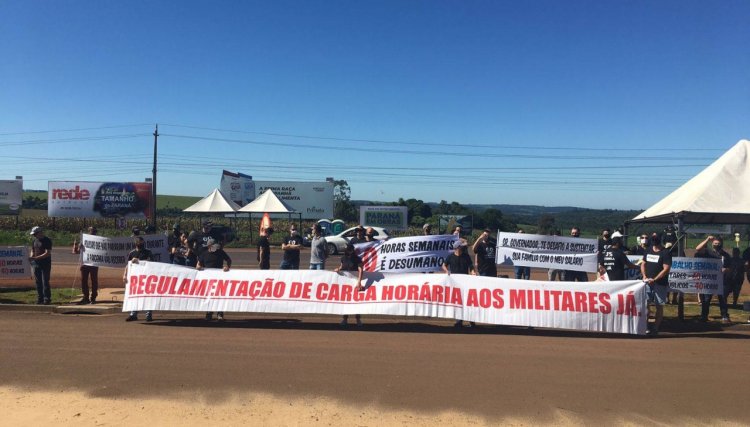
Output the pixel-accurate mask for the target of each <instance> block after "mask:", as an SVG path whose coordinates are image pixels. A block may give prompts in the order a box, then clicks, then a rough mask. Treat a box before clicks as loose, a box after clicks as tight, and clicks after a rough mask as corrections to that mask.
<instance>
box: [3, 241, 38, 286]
mask: <svg viewBox="0 0 750 427" xmlns="http://www.w3.org/2000/svg"><path fill="white" fill-rule="evenodd" d="M33 274H34V273H33V271H32V270H31V264H30V263H29V253H28V250H27V249H26V247H25V246H2V247H0V279H17V278H21V277H22V278H25V279H28V278H29V277H31V276H32V275H33Z"/></svg>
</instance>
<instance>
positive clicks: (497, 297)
mask: <svg viewBox="0 0 750 427" xmlns="http://www.w3.org/2000/svg"><path fill="white" fill-rule="evenodd" d="M492 298H493V299H494V302H493V303H492V306H493V307H495V308H503V306H505V300H503V290H502V289H493V290H492Z"/></svg>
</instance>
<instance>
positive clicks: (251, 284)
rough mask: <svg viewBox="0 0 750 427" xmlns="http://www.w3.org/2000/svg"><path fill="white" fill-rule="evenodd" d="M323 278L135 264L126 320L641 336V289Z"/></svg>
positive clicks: (461, 279) (459, 279)
mask: <svg viewBox="0 0 750 427" xmlns="http://www.w3.org/2000/svg"><path fill="white" fill-rule="evenodd" d="M364 282H365V283H363V284H366V287H365V290H364V291H358V290H357V289H356V276H354V275H352V274H351V273H348V272H347V273H344V274H337V273H334V272H332V271H325V270H230V271H227V272H224V271H222V270H218V269H209V270H203V271H197V270H195V269H192V268H186V267H182V266H177V265H171V264H163V263H154V262H140V263H138V264H131V265H130V266H129V267H128V274H127V284H126V286H125V302H124V304H123V311H130V310H178V311H200V312H205V311H233V312H257V313H317V314H337V315H342V314H377V315H391V316H420V317H437V318H446V319H463V320H468V321H473V322H480V323H488V324H498V325H517V326H533V327H543V328H561V329H575V330H580V331H591V332H616V333H627V334H644V333H645V331H646V321H647V311H646V295H645V284H644V283H643V282H642V281H640V282H639V281H629V282H628V281H622V282H595V283H590V284H588V283H576V284H575V285H572V284H567V283H565V282H537V281H529V280H511V279H500V278H493V277H482V276H468V275H461V274H454V275H445V274H429V275H425V274H383V273H367V275H366V278H365V280H364Z"/></svg>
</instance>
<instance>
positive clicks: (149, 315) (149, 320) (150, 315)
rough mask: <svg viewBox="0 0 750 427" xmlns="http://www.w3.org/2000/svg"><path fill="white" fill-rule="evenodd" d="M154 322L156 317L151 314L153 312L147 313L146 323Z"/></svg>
mask: <svg viewBox="0 0 750 427" xmlns="http://www.w3.org/2000/svg"><path fill="white" fill-rule="evenodd" d="M153 320H154V316H153V315H152V314H151V312H150V311H149V312H148V313H146V321H147V322H151V321H153Z"/></svg>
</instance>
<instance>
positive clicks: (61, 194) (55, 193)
mask: <svg viewBox="0 0 750 427" xmlns="http://www.w3.org/2000/svg"><path fill="white" fill-rule="evenodd" d="M89 198H91V193H90V192H89V190H86V189H83V190H81V187H80V186H79V185H76V187H75V188H73V189H70V190H66V189H64V188H55V189H54V190H52V200H88V199H89Z"/></svg>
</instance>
